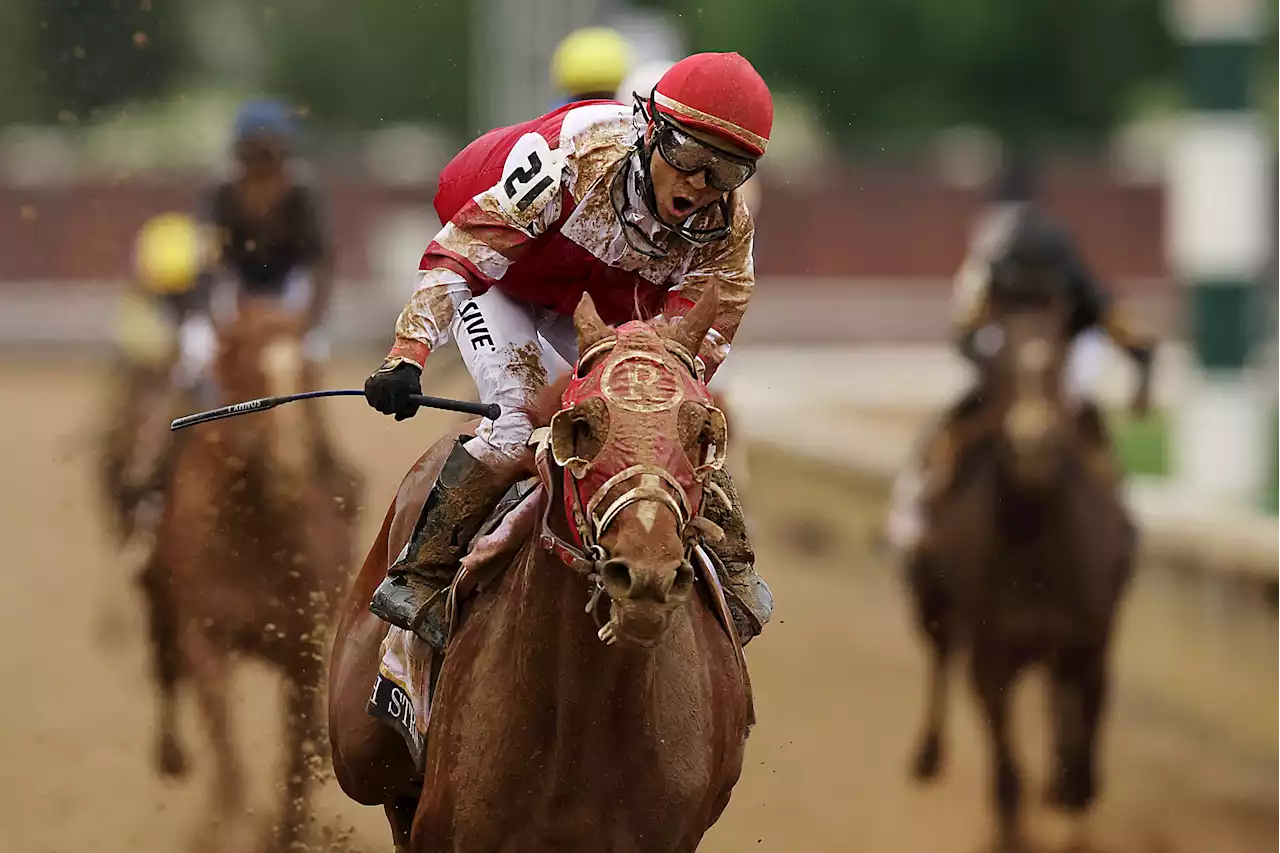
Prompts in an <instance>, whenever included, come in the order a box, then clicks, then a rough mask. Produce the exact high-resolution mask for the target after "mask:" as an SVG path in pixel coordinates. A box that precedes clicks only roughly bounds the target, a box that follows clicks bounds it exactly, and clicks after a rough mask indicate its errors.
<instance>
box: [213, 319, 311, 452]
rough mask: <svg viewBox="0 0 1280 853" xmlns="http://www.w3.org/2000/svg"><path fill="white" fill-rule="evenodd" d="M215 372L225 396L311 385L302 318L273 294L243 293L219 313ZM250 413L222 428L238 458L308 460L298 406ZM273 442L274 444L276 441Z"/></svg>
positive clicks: (266, 394)
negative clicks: (232, 306)
mask: <svg viewBox="0 0 1280 853" xmlns="http://www.w3.org/2000/svg"><path fill="white" fill-rule="evenodd" d="M214 331H215V334H216V337H217V351H216V355H215V357H214V361H213V376H214V380H215V383H216V384H217V386H218V389H219V392H220V394H221V396H222V397H223V399H224V400H226V401H227V402H239V401H241V400H251V399H256V398H259V397H271V396H277V395H284V394H292V393H296V392H299V391H303V390H307V385H306V365H305V361H304V359H303V355H302V336H303V333H304V327H303V322H302V318H301V317H299V316H298V315H297V313H296V312H290V311H287V310H285V309H284V308H282V307H281V306H280V305H279V304H278V302H277V301H276V300H274V299H269V298H263V297H253V296H246V295H241V296H240V297H239V298H238V299H237V300H236V306H235V310H234V312H224V313H221V314H215V318H214ZM288 408H289V407H284V408H282V409H279V410H275V411H272V412H267V413H263V414H262V415H255V416H254V417H252V418H233V419H231V420H229V421H227V422H225V424H223V426H222V428H221V430H219V434H222V435H223V440H225V441H227V442H229V447H228V451H229V452H230V453H231V455H233V456H235V457H237V458H242V459H243V458H248V457H253V456H258V455H261V454H264V453H265V454H269V455H271V456H272V457H273V458H275V459H277V460H278V461H280V462H281V463H286V462H287V463H288V464H289V465H291V466H296V465H303V464H305V444H306V442H304V441H303V440H302V438H303V437H304V436H306V435H307V432H306V431H305V427H304V425H303V423H302V421H301V418H302V416H303V413H302V412H301V411H300V410H298V409H297V408H296V407H295V408H294V410H293V411H286V409H288ZM272 445H275V447H272Z"/></svg>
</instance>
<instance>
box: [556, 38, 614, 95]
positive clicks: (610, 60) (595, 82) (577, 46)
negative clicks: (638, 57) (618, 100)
mask: <svg viewBox="0 0 1280 853" xmlns="http://www.w3.org/2000/svg"><path fill="white" fill-rule="evenodd" d="M630 67H631V45H629V44H628V43H627V40H626V39H624V38H623V37H622V36H621V35H620V34H619V33H618V32H616V31H615V30H611V29H609V28H607V27H584V28H583V29H580V30H574V31H573V32H572V33H570V34H569V35H567V36H565V38H564V40H563V41H561V42H560V44H559V46H558V47H556V52H555V54H554V55H553V56H552V57H551V76H552V79H553V80H554V81H555V84H556V86H558V87H559V88H560V89H561V90H562V91H563V92H564V93H565V94H567V95H569V96H571V97H577V96H580V95H588V94H595V93H597V92H600V93H605V92H613V91H616V90H617V88H618V85H619V84H620V83H621V82H622V78H623V77H625V76H626V75H627V71H628V70H629V69H630Z"/></svg>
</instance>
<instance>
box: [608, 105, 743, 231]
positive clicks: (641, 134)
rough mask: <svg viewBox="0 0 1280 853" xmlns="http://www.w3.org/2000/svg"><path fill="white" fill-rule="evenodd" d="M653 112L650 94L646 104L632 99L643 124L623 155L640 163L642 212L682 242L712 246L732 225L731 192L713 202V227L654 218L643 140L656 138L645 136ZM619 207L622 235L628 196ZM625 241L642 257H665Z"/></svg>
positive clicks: (648, 150) (650, 150)
mask: <svg viewBox="0 0 1280 853" xmlns="http://www.w3.org/2000/svg"><path fill="white" fill-rule="evenodd" d="M653 91H654V92H656V91H657V87H656V86H655V87H654V90H653ZM656 109H657V106H656V102H655V101H654V96H653V92H651V93H650V94H649V100H648V104H647V105H646V103H645V100H644V99H643V98H641V97H640V96H639V95H637V96H636V104H635V110H636V115H637V117H642V118H643V119H644V122H643V123H641V122H637V125H638V127H637V131H638V136H637V138H636V144H635V147H634V148H632V150H631V152H629V153H628V155H627V160H628V161H630V160H631V159H632V158H633V157H638V159H639V161H640V162H639V169H640V197H641V198H642V199H643V201H644V206H645V208H646V212H647V213H648V214H649V216H651V217H652V218H653V220H654V221H655V222H657V223H658V227H660V228H662V229H663V230H664V231H667V232H669V233H672V234H676V235H678V236H679V237H681V238H683V239H684V240H687V241H688V242H690V243H692V244H694V245H695V246H705V245H707V244H708V243H714V242H715V241H717V240H722V239H724V238H725V237H727V236H728V235H729V229H730V223H731V222H732V216H733V211H732V209H731V208H730V207H729V197H730V196H731V195H732V193H728V194H725V195H724V196H722V197H721V198H720V200H719V202H717V203H716V207H717V208H719V210H720V223H721V224H720V225H718V226H716V227H715V228H690V227H689V226H688V225H686V224H685V223H683V222H682V223H681V224H679V225H668V224H667V223H666V222H665V221H663V219H662V217H661V216H659V215H658V197H657V193H656V192H655V190H654V187H653V170H652V168H651V164H652V163H653V155H654V151H655V149H654V147H653V145H651V144H650V143H649V141H648V139H646V137H648V136H653V138H654V139H655V140H656V139H657V136H656V134H651V133H649V129H650V128H654V127H655V119H654V115H655V110H656ZM655 144H656V143H655ZM659 156H661V155H659ZM630 170H631V164H630V163H629V162H628V163H624V165H623V168H622V170H621V172H620V174H626V175H627V177H628V178H629V173H630ZM626 180H627V178H623V190H624V192H625V190H626V189H627V187H626V183H625V182H626ZM623 204H624V208H623V210H622V211H617V212H618V213H619V218H620V219H621V222H622V230H623V233H624V234H625V233H626V232H627V226H628V223H627V220H626V219H625V217H623V216H622V212H623V211H624V210H625V206H626V205H629V204H630V195H624V196H623ZM686 221H687V220H686ZM636 230H639V229H636ZM627 242H628V243H630V244H631V247H632V248H633V249H636V251H641V252H642V254H646V255H649V256H650V257H663V256H665V254H666V253H665V252H663V253H662V254H661V255H656V256H655V255H652V254H650V253H649V252H643V251H642V250H641V249H639V248H638V247H637V246H636V245H635V243H633V242H632V241H631V239H630V237H628V239H627ZM646 242H652V241H649V240H648V239H647V238H646Z"/></svg>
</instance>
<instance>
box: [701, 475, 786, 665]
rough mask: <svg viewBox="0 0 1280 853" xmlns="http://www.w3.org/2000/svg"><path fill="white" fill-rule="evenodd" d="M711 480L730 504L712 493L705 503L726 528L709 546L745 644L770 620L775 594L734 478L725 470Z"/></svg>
mask: <svg viewBox="0 0 1280 853" xmlns="http://www.w3.org/2000/svg"><path fill="white" fill-rule="evenodd" d="M711 482H712V484H713V485H714V486H716V487H718V488H719V489H720V490H721V491H722V492H723V493H724V497H725V498H727V499H728V506H725V501H723V500H720V499H719V498H717V497H712V496H710V495H709V496H708V497H709V498H710V500H707V501H706V502H705V505H706V506H707V508H708V509H707V518H708V519H709V520H710V521H713V522H715V523H716V524H717V525H719V526H720V528H721V529H722V530H724V538H722V539H721V540H720V541H719V542H708V543H707V547H708V548H709V549H710V550H711V551H712V552H713V553H714V554H715V556H716V557H717V559H716V560H715V563H716V571H717V572H718V573H719V574H720V585H721V586H722V587H723V588H724V593H725V599H726V601H727V603H728V605H729V613H730V614H731V615H732V616H733V624H734V627H735V628H736V629H737V631H738V639H739V640H740V641H741V642H742V645H744V646H745V645H746V644H747V643H749V642H751V638H752V637H755V636H756V635H757V634H759V633H760V632H761V630H763V629H764V625H765V623H766V622H768V621H769V617H770V615H772V613H773V593H772V592H770V591H769V585H768V584H767V583H765V582H764V578H762V577H760V575H758V574H756V553H755V551H754V550H753V549H752V547H751V540H750V539H748V538H747V522H746V518H745V517H744V516H743V513H742V501H741V500H739V498H738V490H737V489H736V488H735V487H734V485H733V478H732V477H730V476H729V472H727V471H725V470H723V469H721V470H719V471H716V472H715V473H713V474H712V475H711Z"/></svg>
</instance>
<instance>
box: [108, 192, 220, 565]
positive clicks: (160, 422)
mask: <svg viewBox="0 0 1280 853" xmlns="http://www.w3.org/2000/svg"><path fill="white" fill-rule="evenodd" d="M133 268H134V270H133V277H132V280H131V283H130V286H129V287H128V289H127V290H126V292H125V294H124V297H123V298H122V299H121V302H120V307H119V312H118V314H117V316H116V325H115V350H116V363H115V365H114V367H115V369H114V370H113V375H112V380H113V388H112V390H111V393H110V395H109V396H108V400H109V403H108V406H109V411H108V412H107V416H106V424H105V431H104V435H103V437H102V438H103V444H102V446H101V456H100V458H99V461H100V468H99V476H100V480H99V484H100V486H101V487H102V496H103V498H104V502H105V504H106V507H107V510H108V515H109V517H110V518H111V520H112V522H113V523H114V526H115V529H116V532H117V533H118V534H120V536H121V539H122V540H123V541H128V540H129V539H130V537H131V536H132V535H133V534H134V532H135V531H137V530H139V529H144V530H145V529H149V527H150V524H151V523H152V522H154V520H155V517H156V513H155V508H156V507H157V506H158V503H159V498H160V495H159V483H158V482H157V476H156V475H157V474H158V473H159V470H158V468H159V466H160V462H161V460H162V458H163V456H164V452H165V449H166V447H167V446H168V443H169V429H168V425H169V419H170V418H171V417H173V415H174V414H175V412H173V411H171V409H172V408H173V405H174V403H175V402H176V401H174V400H173V399H172V394H171V390H172V389H171V384H170V373H171V365H172V363H173V357H174V352H175V349H176V346H177V337H178V324H179V323H180V322H181V319H182V316H183V312H184V311H185V310H186V306H187V303H188V302H189V301H190V300H191V298H192V296H193V293H194V292H195V286H196V281H197V278H198V276H199V273H200V268H201V243H200V228H199V226H198V225H197V223H196V222H195V220H193V219H191V218H190V217H188V216H185V215H183V214H181V213H162V214H160V215H158V216H155V217H152V218H151V219H149V220H147V222H146V223H145V224H144V225H143V226H142V228H140V229H139V230H138V236H137V239H136V240H135V243H134V251H133Z"/></svg>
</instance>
